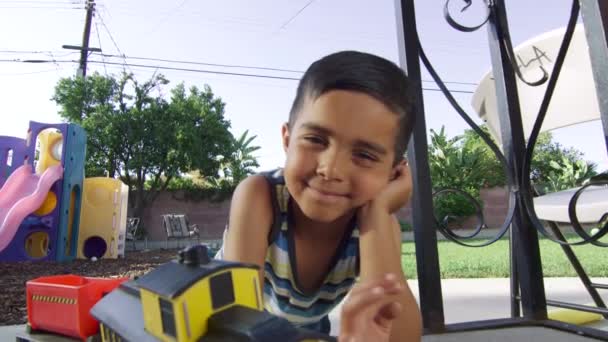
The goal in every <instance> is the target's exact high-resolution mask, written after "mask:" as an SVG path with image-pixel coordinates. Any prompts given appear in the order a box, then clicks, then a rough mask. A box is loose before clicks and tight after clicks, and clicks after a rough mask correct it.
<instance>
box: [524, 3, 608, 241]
mask: <svg viewBox="0 0 608 342" xmlns="http://www.w3.org/2000/svg"><path fill="white" fill-rule="evenodd" d="M579 10H580V6H579V3H578V1H576V0H574V1H573V2H572V10H571V12H570V18H569V20H568V25H567V26H566V32H565V33H564V38H563V40H562V44H561V46H560V48H559V52H558V53H557V58H556V59H555V65H554V66H553V71H552V73H551V77H550V78H549V83H548V84H547V89H546V91H545V96H544V97H543V101H542V103H541V105H540V109H539V111H538V116H537V118H536V121H535V122H534V126H533V128H532V132H531V133H530V138H529V139H528V144H527V146H526V154H525V156H524V159H523V163H522V175H529V174H530V168H531V164H532V154H533V152H534V146H535V145H536V141H537V140H538V135H539V134H540V128H541V126H542V124H543V121H544V119H545V116H546V115H547V109H548V108H549V103H550V102H551V97H552V96H553V92H554V90H555V86H556V84H557V80H558V78H559V74H560V71H561V68H562V66H563V64H564V60H565V58H566V54H567V52H568V47H569V46H570V42H571V41H572V36H573V35H574V29H575V26H576V21H577V19H578V14H579ZM603 184H608V179H606V178H605V177H602V176H599V177H596V178H594V179H592V180H591V181H590V182H589V183H588V184H586V185H585V186H583V187H581V188H580V189H578V191H577V192H576V193H575V194H574V196H573V197H572V198H571V199H570V202H569V205H568V214H569V217H570V220H571V224H572V227H573V228H574V231H575V232H576V233H577V234H578V235H579V236H580V237H581V238H582V240H580V241H576V242H568V241H566V239H560V238H556V237H555V236H553V235H552V234H550V233H549V232H547V230H546V229H545V226H544V224H543V223H542V222H541V220H540V219H539V218H538V216H537V215H536V212H535V210H534V200H533V190H532V185H531V181H530V178H529V177H524V178H523V179H522V184H521V190H522V191H521V197H522V200H523V202H524V206H525V208H526V210H527V212H528V217H529V218H530V222H531V223H532V225H533V226H534V227H535V228H536V230H538V231H539V232H540V233H541V234H542V235H544V236H545V237H546V238H547V239H549V240H551V241H553V242H556V243H559V244H561V245H571V246H576V245H583V244H587V243H591V244H594V245H596V246H602V247H608V244H604V243H602V242H599V241H598V239H599V238H601V237H602V236H604V235H605V234H606V233H608V223H606V222H605V220H603V218H602V219H600V227H599V232H597V233H596V234H593V235H589V234H587V232H585V230H584V229H583V227H582V226H581V225H580V221H579V220H578V217H577V216H576V204H577V202H578V198H579V197H580V195H581V194H582V193H583V191H584V190H585V189H586V188H588V187H590V186H597V185H603ZM604 216H605V215H604Z"/></svg>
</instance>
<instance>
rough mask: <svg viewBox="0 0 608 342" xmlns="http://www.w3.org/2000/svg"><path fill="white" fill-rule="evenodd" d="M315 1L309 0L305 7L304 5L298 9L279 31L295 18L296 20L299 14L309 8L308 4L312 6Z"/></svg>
mask: <svg viewBox="0 0 608 342" xmlns="http://www.w3.org/2000/svg"><path fill="white" fill-rule="evenodd" d="M314 1H315V0H310V1H309V2H308V3H307V4H306V5H304V6H303V7H302V8H300V10H299V11H298V12H297V13H296V14H294V15H293V16H292V17H291V18H289V20H287V21H286V22H285V23H284V24H283V25H281V28H280V29H279V30H282V29H284V28H285V27H286V26H287V25H289V23H291V22H292V21H293V20H294V19H295V18H297V17H298V16H299V15H300V13H302V12H303V11H304V10H305V9H306V7H308V6H310V4H312V3H313V2H314Z"/></svg>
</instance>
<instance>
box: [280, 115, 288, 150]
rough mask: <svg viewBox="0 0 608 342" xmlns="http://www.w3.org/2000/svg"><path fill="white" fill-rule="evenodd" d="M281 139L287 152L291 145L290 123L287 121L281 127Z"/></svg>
mask: <svg viewBox="0 0 608 342" xmlns="http://www.w3.org/2000/svg"><path fill="white" fill-rule="evenodd" d="M281 140H282V142H283V151H285V152H287V148H288V147H289V124H288V123H287V122H286V123H284V124H283V126H282V127H281Z"/></svg>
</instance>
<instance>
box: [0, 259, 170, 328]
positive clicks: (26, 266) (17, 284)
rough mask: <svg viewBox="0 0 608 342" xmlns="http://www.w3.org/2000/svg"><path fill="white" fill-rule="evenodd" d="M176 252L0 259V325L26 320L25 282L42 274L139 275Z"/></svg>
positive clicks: (22, 322)
mask: <svg viewBox="0 0 608 342" xmlns="http://www.w3.org/2000/svg"><path fill="white" fill-rule="evenodd" d="M176 255H177V250H154V251H135V252H127V253H126V257H125V258H121V259H101V260H98V261H94V262H93V261H90V260H75V261H73V262H69V263H57V262H44V261H38V262H31V261H26V262H14V263H2V262H0V325H11V324H24V323H26V322H27V310H26V304H25V283H26V281H28V280H31V279H35V278H37V277H42V276H50V275H59V274H75V275H81V276H87V277H129V278H133V277H135V276H141V275H143V274H145V273H147V272H148V271H150V270H152V269H154V268H155V267H157V266H158V265H160V264H163V263H165V262H167V261H169V260H171V259H173V258H175V257H176Z"/></svg>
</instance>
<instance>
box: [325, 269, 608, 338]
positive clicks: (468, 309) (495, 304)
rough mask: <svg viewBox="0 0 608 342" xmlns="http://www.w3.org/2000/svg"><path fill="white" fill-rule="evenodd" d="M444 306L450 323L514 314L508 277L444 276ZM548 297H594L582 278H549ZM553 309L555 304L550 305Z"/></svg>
mask: <svg viewBox="0 0 608 342" xmlns="http://www.w3.org/2000/svg"><path fill="white" fill-rule="evenodd" d="M592 281H593V282H595V283H600V284H608V278H593V279H592ZM408 284H409V286H410V289H411V290H412V292H413V293H414V296H415V297H416V299H417V300H419V295H418V281H417V280H410V281H408ZM598 291H599V293H600V295H601V297H602V299H604V301H605V302H608V290H598ZM441 292H442V296H443V310H444V317H445V322H446V324H452V323H462V322H471V321H480V320H488V319H499V318H509V317H510V316H511V308H510V302H509V297H510V292H509V279H508V278H489V279H443V280H442V282H441ZM545 292H546V297H547V299H552V300H559V301H565V302H571V303H576V304H589V303H593V300H592V299H591V297H590V296H589V294H588V293H587V291H586V290H585V288H584V286H583V284H582V282H581V281H580V279H579V278H545ZM548 309H549V310H553V309H555V308H553V307H549V308H548ZM339 311H340V308H336V310H334V311H333V312H332V314H331V315H330V318H331V321H332V335H334V334H338V333H339V331H338V328H339V321H338V317H339ZM596 327H597V328H604V329H606V328H608V326H606V323H605V322H603V323H599V324H596ZM607 330H608V329H607Z"/></svg>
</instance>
